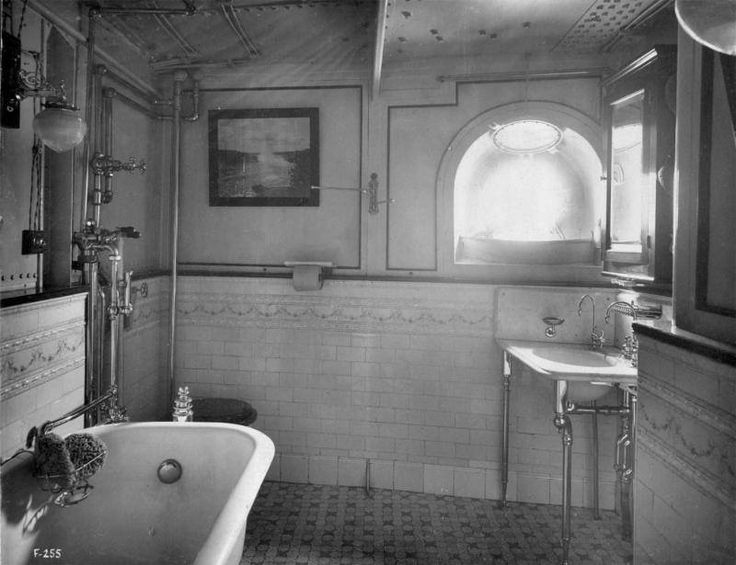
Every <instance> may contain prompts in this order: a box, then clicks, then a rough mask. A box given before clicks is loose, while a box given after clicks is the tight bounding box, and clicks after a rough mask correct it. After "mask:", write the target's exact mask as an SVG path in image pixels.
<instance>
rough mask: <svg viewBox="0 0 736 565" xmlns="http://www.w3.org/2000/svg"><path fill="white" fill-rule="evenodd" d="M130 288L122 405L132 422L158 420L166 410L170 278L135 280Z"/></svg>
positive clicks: (125, 330) (124, 339)
mask: <svg viewBox="0 0 736 565" xmlns="http://www.w3.org/2000/svg"><path fill="white" fill-rule="evenodd" d="M133 288H134V289H136V290H135V291H134V292H133V300H134V304H133V313H132V314H131V315H130V317H129V318H128V319H126V320H125V322H124V325H123V359H124V360H123V366H122V367H121V371H122V374H123V379H122V390H123V394H122V399H121V402H122V404H123V405H124V406H125V408H126V409H127V411H128V417H129V418H130V419H131V420H136V421H143V420H159V419H162V418H165V416H166V414H167V411H168V410H169V406H167V403H168V387H167V372H166V366H167V365H166V364H167V362H168V354H167V345H168V331H169V317H168V312H169V302H168V300H169V277H168V276H158V277H150V278H145V279H136V280H134V281H133ZM144 295H145V296H144Z"/></svg>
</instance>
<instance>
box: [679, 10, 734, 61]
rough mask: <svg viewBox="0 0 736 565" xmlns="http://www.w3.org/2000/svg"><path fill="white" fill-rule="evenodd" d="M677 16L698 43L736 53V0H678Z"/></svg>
mask: <svg viewBox="0 0 736 565" xmlns="http://www.w3.org/2000/svg"><path fill="white" fill-rule="evenodd" d="M675 15H676V16H677V21H678V22H680V25H681V26H682V29H684V30H685V31H686V32H687V34H688V35H689V36H690V37H692V38H693V39H694V40H695V41H697V42H698V43H700V44H702V45H705V46H706V47H708V48H710V49H713V50H714V51H718V52H719V53H725V54H726V55H736V0H677V1H676V2H675Z"/></svg>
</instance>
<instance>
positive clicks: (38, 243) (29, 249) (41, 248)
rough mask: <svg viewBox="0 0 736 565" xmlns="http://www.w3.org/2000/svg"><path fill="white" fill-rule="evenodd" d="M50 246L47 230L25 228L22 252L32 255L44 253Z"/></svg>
mask: <svg viewBox="0 0 736 565" xmlns="http://www.w3.org/2000/svg"><path fill="white" fill-rule="evenodd" d="M48 248H49V241H48V239H47V238H46V232H45V231H42V230H23V239H22V242H21V253H22V254H23V255H32V254H34V253H44V252H45V251H46V250H48Z"/></svg>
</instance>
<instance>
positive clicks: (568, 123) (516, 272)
mask: <svg viewBox="0 0 736 565" xmlns="http://www.w3.org/2000/svg"><path fill="white" fill-rule="evenodd" d="M517 120H540V121H545V122H549V123H551V124H553V125H555V126H557V127H559V128H561V129H563V130H564V129H567V128H569V129H572V130H574V131H575V132H576V133H578V134H579V135H580V136H581V137H582V138H583V139H585V141H586V142H587V143H588V144H589V145H590V146H591V148H592V149H593V151H594V152H595V154H596V156H597V158H598V162H599V163H600V167H601V169H600V170H601V175H600V176H601V177H602V170H603V163H604V162H605V161H604V159H605V151H604V145H603V133H602V131H603V130H602V128H601V124H600V122H598V121H597V120H595V119H593V118H592V117H590V116H589V115H587V114H584V113H583V112H581V111H579V110H577V109H575V108H572V107H570V106H566V105H564V104H560V103H557V102H547V101H524V102H512V103H508V104H502V105H499V106H496V107H493V108H490V109H488V110H486V111H484V112H482V113H481V114H479V115H477V116H476V117H475V118H473V119H472V120H470V121H469V122H468V123H466V124H465V126H463V127H462V128H461V129H460V130H459V131H458V133H457V134H456V135H455V137H454V138H453V139H452V141H451V143H450V144H449V146H448V147H447V149H446V150H445V154H444V155H443V158H442V161H441V163H440V166H439V169H438V174H437V194H438V196H439V205H438V206H437V222H438V226H439V235H440V237H439V240H438V247H437V253H438V256H437V264H438V266H439V268H440V270H441V272H444V273H448V274H450V275H451V276H454V277H457V278H463V279H470V280H475V279H482V280H493V281H503V282H507V281H508V282H511V281H518V280H523V281H529V282H535V281H542V282H557V281H559V282H568V281H571V280H575V281H576V282H580V281H585V282H601V281H602V280H603V277H602V276H601V263H600V261H599V257H596V261H595V262H594V263H591V264H590V265H579V264H576V265H545V264H542V263H539V262H536V261H535V262H518V261H516V262H504V263H493V264H462V263H456V262H455V256H454V251H455V249H454V247H455V246H454V237H455V229H454V217H455V207H454V197H455V175H456V172H457V168H458V166H459V165H460V163H461V161H462V159H463V157H464V156H465V153H466V151H467V150H468V148H469V147H470V146H471V145H472V144H473V143H474V142H475V141H476V140H477V139H478V138H479V137H480V136H482V135H483V134H485V133H486V132H487V131H488V128H489V125H491V124H494V123H507V122H511V121H517ZM586 188H587V190H589V191H590V193H591V194H592V195H593V196H594V197H595V198H597V199H599V200H600V201H601V202H602V203H603V206H605V183H604V181H603V180H598V182H596V184H595V186H589V187H586ZM601 211H602V212H604V211H605V208H604V207H602V208H601ZM602 217H604V215H603V214H602ZM601 228H604V226H601ZM560 267H565V268H560Z"/></svg>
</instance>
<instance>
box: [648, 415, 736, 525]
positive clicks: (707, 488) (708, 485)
mask: <svg viewBox="0 0 736 565" xmlns="http://www.w3.org/2000/svg"><path fill="white" fill-rule="evenodd" d="M636 441H637V449H642V450H644V451H646V452H647V453H648V454H649V455H650V456H652V457H654V458H655V459H657V460H658V461H659V462H660V463H662V464H663V465H665V466H666V467H668V468H669V469H670V470H672V471H673V472H674V473H675V474H677V475H678V476H679V477H680V478H681V479H682V480H683V481H685V482H686V483H687V484H689V485H690V486H692V487H693V488H694V489H696V490H697V491H699V492H700V493H702V494H704V495H705V496H708V497H710V498H715V499H716V500H718V501H719V502H721V503H722V504H724V505H725V506H726V507H728V508H729V509H730V510H731V511H735V512H736V490H735V489H733V488H731V487H729V486H728V485H726V484H725V483H724V482H723V481H722V480H721V478H720V477H718V476H716V475H714V474H713V473H710V472H708V471H706V470H704V469H702V468H701V467H699V466H696V465H695V464H693V463H692V462H691V461H689V460H687V459H685V458H684V457H682V456H681V455H680V454H679V453H677V452H676V451H674V450H673V449H672V447H671V446H669V445H668V444H667V443H665V442H664V441H662V440H661V439H660V438H658V437H657V436H656V435H654V434H652V433H650V432H649V431H648V430H647V429H646V428H643V429H641V430H639V433H638V434H637V437H636ZM638 480H641V478H640V479H638Z"/></svg>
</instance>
